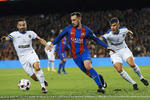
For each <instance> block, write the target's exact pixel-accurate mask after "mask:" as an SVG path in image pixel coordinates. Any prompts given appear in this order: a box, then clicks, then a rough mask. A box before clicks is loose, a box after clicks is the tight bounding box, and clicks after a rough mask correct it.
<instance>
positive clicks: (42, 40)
mask: <svg viewBox="0 0 150 100" xmlns="http://www.w3.org/2000/svg"><path fill="white" fill-rule="evenodd" d="M35 39H36V40H39V41H40V43H41V44H42V45H44V46H46V45H47V43H46V41H45V40H44V39H42V38H40V37H39V36H37V37H36V38H35Z"/></svg>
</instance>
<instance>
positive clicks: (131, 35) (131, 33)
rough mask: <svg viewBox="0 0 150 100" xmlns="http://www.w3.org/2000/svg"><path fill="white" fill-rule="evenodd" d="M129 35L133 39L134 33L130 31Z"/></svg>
mask: <svg viewBox="0 0 150 100" xmlns="http://www.w3.org/2000/svg"><path fill="white" fill-rule="evenodd" d="M127 34H129V36H130V38H131V39H133V32H132V31H130V30H128V33H127Z"/></svg>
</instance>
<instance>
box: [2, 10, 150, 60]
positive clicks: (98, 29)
mask: <svg viewBox="0 0 150 100" xmlns="http://www.w3.org/2000/svg"><path fill="white" fill-rule="evenodd" d="M81 14H82V24H84V25H87V26H88V27H89V28H91V29H92V30H93V31H94V33H95V34H96V35H97V37H100V36H102V35H103V34H105V33H106V32H107V31H108V29H109V28H110V25H109V20H110V19H111V18H112V17H118V18H119V20H120V24H121V26H125V27H127V28H128V29H129V30H131V31H132V32H133V33H134V39H133V40H131V39H130V38H128V37H127V38H126V43H127V45H128V47H129V48H130V49H131V51H132V52H133V55H134V56H150V48H149V46H150V35H149V34H150V29H149V27H150V8H143V9H127V10H99V11H88V12H81ZM18 18H25V19H26V20H27V24H28V30H33V31H35V32H36V33H37V34H38V35H39V36H40V37H41V38H43V39H45V40H46V41H49V40H50V39H51V38H55V37H56V36H57V35H58V32H59V29H61V28H65V27H66V26H67V25H70V14H68V13H52V14H50V13H49V14H38V15H22V16H20V15H11V16H4V17H0V22H1V23H0V32H1V33H0V37H2V36H4V35H5V36H7V35H8V34H9V33H11V32H12V31H15V30H17V29H16V22H15V20H16V19H18ZM88 47H89V49H90V52H91V56H92V57H108V56H109V55H108V52H107V51H106V49H104V48H102V47H100V46H99V45H97V44H96V43H95V42H94V41H93V40H92V41H89V42H88ZM0 48H1V49H0V60H16V59H18V57H17V55H16V51H15V50H14V47H13V44H12V41H9V42H6V43H0ZM33 48H34V49H35V51H36V52H37V54H38V56H39V58H40V59H46V58H47V57H46V54H45V52H44V46H42V45H41V44H40V42H39V41H36V40H33ZM67 57H68V58H70V57H71V54H70V52H69V50H67Z"/></svg>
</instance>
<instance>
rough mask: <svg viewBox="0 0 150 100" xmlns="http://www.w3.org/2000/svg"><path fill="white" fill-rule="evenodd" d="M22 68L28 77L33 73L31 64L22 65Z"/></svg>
mask: <svg viewBox="0 0 150 100" xmlns="http://www.w3.org/2000/svg"><path fill="white" fill-rule="evenodd" d="M22 66H23V69H24V70H25V72H26V73H27V74H28V75H29V76H32V75H33V74H34V73H35V70H34V68H33V66H31V64H30V63H29V62H26V63H24V64H23V65H22Z"/></svg>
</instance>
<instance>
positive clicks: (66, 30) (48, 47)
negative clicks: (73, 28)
mask: <svg viewBox="0 0 150 100" xmlns="http://www.w3.org/2000/svg"><path fill="white" fill-rule="evenodd" d="M67 34H68V28H65V29H63V30H62V32H61V33H59V35H58V36H57V37H56V38H55V39H54V41H52V43H51V45H49V46H48V45H47V46H46V49H47V50H51V49H52V47H53V46H54V45H55V44H57V43H59V42H60V41H61V39H62V38H63V37H64V36H65V35H67Z"/></svg>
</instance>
